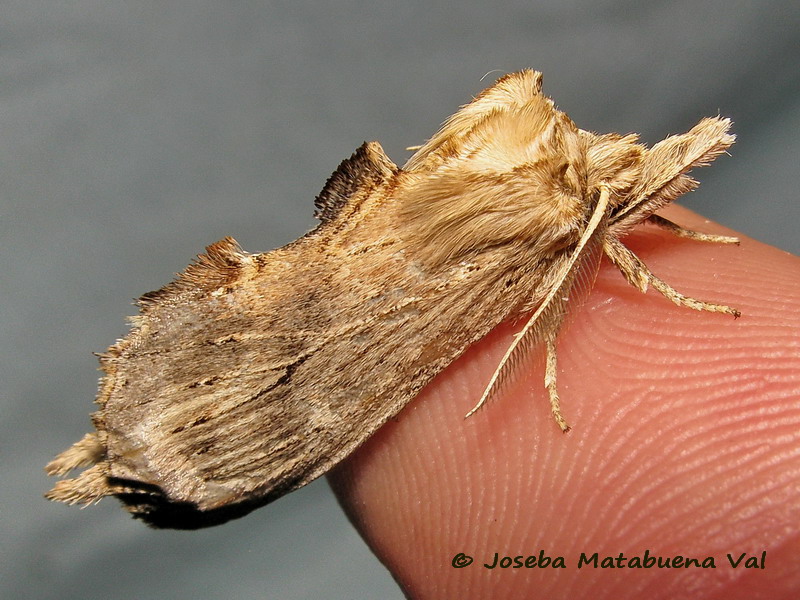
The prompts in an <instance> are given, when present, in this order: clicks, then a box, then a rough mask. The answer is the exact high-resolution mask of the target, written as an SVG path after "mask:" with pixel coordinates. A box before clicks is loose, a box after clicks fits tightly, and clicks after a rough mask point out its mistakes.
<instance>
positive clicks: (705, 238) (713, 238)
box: [647, 215, 739, 244]
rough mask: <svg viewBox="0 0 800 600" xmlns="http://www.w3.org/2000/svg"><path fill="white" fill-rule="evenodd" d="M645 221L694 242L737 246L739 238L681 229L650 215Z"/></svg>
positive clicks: (667, 220)
mask: <svg viewBox="0 0 800 600" xmlns="http://www.w3.org/2000/svg"><path fill="white" fill-rule="evenodd" d="M647 221H648V222H649V223H652V224H653V225H658V226H659V227H661V228H663V229H666V230H667V231H669V232H670V233H671V234H672V235H675V236H677V237H681V238H686V239H689V240H694V241H696V242H710V243H712V244H739V238H735V237H731V236H729V235H711V234H710V233H703V232H701V231H694V230H692V229H686V228H685V227H681V226H680V225H678V224H677V223H673V222H672V221H670V220H669V219H665V218H664V217H660V216H658V215H650V216H649V217H647Z"/></svg>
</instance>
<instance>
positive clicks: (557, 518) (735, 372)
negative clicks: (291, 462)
mask: <svg viewBox="0 0 800 600" xmlns="http://www.w3.org/2000/svg"><path fill="white" fill-rule="evenodd" d="M661 214H663V215H664V216H665V217H667V218H669V219H671V220H673V221H675V222H677V223H679V224H681V225H684V226H686V227H689V228H692V229H697V230H700V231H704V232H708V233H720V234H723V235H735V233H732V232H731V231H729V230H727V229H725V228H723V227H721V226H718V225H715V224H713V223H710V222H708V221H706V220H705V219H703V218H702V217H700V216H698V215H696V214H694V213H691V212H689V211H687V210H685V209H682V208H680V207H676V206H673V207H669V208H668V209H666V210H664V211H662V213H661ZM740 238H741V239H742V244H741V246H739V247H736V246H723V245H718V244H703V243H699V242H693V241H689V240H682V239H678V238H675V237H673V236H671V235H670V234H668V233H666V232H663V231H660V230H658V229H656V228H655V227H652V226H645V227H640V228H639V229H638V230H637V231H636V232H634V233H633V234H631V236H629V237H628V238H627V239H626V243H628V244H629V246H630V247H631V249H632V250H633V251H634V252H636V253H637V254H638V255H639V256H640V257H641V258H642V259H643V260H644V261H645V263H646V264H647V265H648V266H649V267H650V269H651V270H652V271H653V272H654V273H655V274H656V275H659V276H660V277H662V278H663V279H664V280H665V281H667V282H668V283H670V284H671V285H672V286H673V287H675V288H676V289H678V290H679V291H681V292H684V293H686V294H687V295H690V296H693V297H696V298H698V299H704V300H709V301H714V302H720V303H724V304H729V305H731V306H734V307H736V308H738V309H739V310H740V311H741V312H742V317H741V318H740V319H738V320H734V319H733V318H732V317H729V316H727V315H720V314H711V313H701V312H696V311H692V310H689V309H686V308H680V307H677V306H675V305H673V304H671V303H669V302H668V301H667V300H665V299H664V298H663V297H662V296H661V295H660V294H658V293H657V292H655V291H652V290H651V291H650V292H648V294H646V295H642V294H640V293H639V292H638V291H637V290H635V289H634V288H633V287H631V286H629V285H628V284H627V283H626V282H625V281H624V280H623V278H622V276H621V275H620V274H619V272H618V271H617V270H616V269H615V268H614V267H613V266H612V265H611V264H609V263H608V261H604V263H603V265H602V266H601V269H600V273H599V275H598V279H597V283H596V285H595V287H594V289H593V291H592V292H591V294H590V295H589V297H588V299H587V300H586V302H585V304H584V305H583V307H582V308H581V309H580V310H578V311H577V312H576V314H574V316H573V317H572V319H571V323H570V325H569V327H568V328H567V330H566V331H564V332H563V333H562V335H561V336H560V338H559V364H558V377H559V380H558V385H559V391H560V394H561V400H562V409H563V411H564V414H565V416H566V418H567V420H568V422H569V424H570V425H571V426H572V427H573V430H572V431H571V432H569V433H568V434H566V435H564V434H562V433H561V432H560V431H559V430H558V428H557V426H556V425H555V423H554V421H553V419H552V417H551V415H550V413H549V406H548V401H547V395H546V392H545V390H544V386H543V382H542V374H543V365H542V361H541V360H538V361H537V360H536V359H534V360H531V361H530V364H526V365H525V366H524V367H523V368H522V369H521V371H520V372H519V373H518V374H517V376H516V377H515V378H514V382H513V383H512V384H511V385H510V386H509V387H508V388H507V390H506V393H504V394H503V395H502V396H500V397H499V398H498V399H497V400H495V401H494V402H492V403H491V404H489V405H487V406H486V407H484V408H482V409H481V410H480V411H479V412H478V413H476V414H475V415H473V416H472V417H470V418H469V419H467V420H465V419H464V415H465V414H466V413H467V411H468V410H469V409H471V408H472V407H473V405H474V404H475V402H476V400H477V399H478V398H479V397H480V395H481V393H482V392H483V389H484V387H485V385H486V383H487V381H488V379H489V377H490V376H491V374H492V372H493V370H494V368H495V366H496V365H497V362H498V361H499V359H500V357H501V356H502V354H503V352H504V351H505V349H506V348H507V345H508V343H509V342H510V336H511V335H512V334H513V333H514V332H515V331H517V330H518V329H519V327H521V324H516V325H514V324H506V325H503V326H501V327H499V328H498V329H496V330H495V331H494V332H492V333H491V334H490V335H489V336H487V337H486V338H485V339H484V340H482V341H481V342H480V343H478V344H476V345H474V346H473V347H472V348H470V350H469V351H468V352H467V353H466V354H465V355H463V356H462V357H461V358H460V359H459V360H458V361H456V362H455V363H454V364H453V365H452V366H451V367H450V368H448V369H447V370H446V371H444V372H443V373H441V374H440V375H439V377H437V379H436V380H434V382H433V383H432V384H431V385H429V386H428V387H427V388H426V389H425V390H424V391H423V393H421V394H420V395H419V397H418V398H417V399H416V400H415V401H414V402H413V403H412V404H410V405H409V406H408V407H407V408H406V409H405V410H404V411H403V412H402V413H401V414H400V415H399V416H398V418H397V419H396V420H394V421H393V422H391V423H389V424H388V425H386V426H385V427H384V428H383V429H381V430H380V431H379V432H378V433H377V434H376V435H375V436H373V437H372V438H371V439H370V440H369V441H368V442H367V443H366V444H365V445H364V446H362V447H361V448H360V449H359V451H357V452H356V453H355V454H354V455H352V456H351V457H350V458H349V459H348V460H347V461H345V462H344V463H343V464H342V465H340V466H339V467H338V468H337V469H336V470H335V472H334V473H333V474H332V475H331V476H330V481H331V484H332V486H333V488H334V490H335V492H336V494H337V496H338V498H339V499H340V502H341V504H342V506H343V507H344V508H345V510H346V511H347V513H348V515H349V516H350V518H351V520H352V522H353V523H354V524H355V526H356V527H357V528H358V529H359V531H360V532H361V534H362V536H363V537H364V539H365V540H366V541H367V543H368V544H369V545H370V546H371V548H372V549H373V550H374V552H375V553H376V554H377V556H378V557H379V558H380V560H382V561H383V563H384V564H385V565H386V566H387V567H388V568H389V570H390V571H391V572H392V574H393V576H394V577H395V578H396V579H397V581H398V583H399V584H400V586H401V587H402V589H403V590H404V592H405V593H406V594H407V595H408V596H410V597H413V598H498V599H499V598H548V599H551V600H552V599H558V598H572V599H574V598H590V597H591V598H598V599H603V598H615V599H625V598H649V599H659V598H665V599H666V598H682V597H691V598H694V599H711V598H726V599H736V598H748V599H753V598H770V599H777V598H790V597H791V598H794V597H797V596H796V594H797V593H798V590H800V570H798V569H797V559H798V556H800V451H798V448H800V404H798V400H797V399H798V398H800V259H798V257H795V256H791V255H789V254H787V253H785V252H782V251H780V250H778V249H776V248H773V247H770V246H766V245H763V244H760V243H758V242H756V241H754V240H751V239H748V238H744V237H741V236H740ZM645 549H649V550H650V553H651V555H656V556H662V557H668V556H671V557H674V556H676V555H683V556H686V557H696V558H698V559H700V560H701V561H702V560H703V559H704V558H706V557H707V556H712V557H714V561H715V564H716V569H710V568H709V569H700V568H689V569H684V568H670V569H667V568H650V569H620V568H616V569H611V568H606V569H600V568H598V569H594V568H591V567H584V568H582V569H578V568H577V564H578V559H579V557H580V555H581V553H582V552H584V553H586V554H587V555H591V554H592V553H594V552H598V553H599V555H600V557H601V559H602V557H605V556H609V555H610V556H614V557H616V556H617V555H619V553H620V552H623V553H624V554H625V555H626V556H629V557H631V556H642V555H643V553H644V551H645ZM540 550H543V551H544V552H545V554H546V555H548V556H550V557H551V558H555V557H558V556H563V557H564V561H565V564H566V567H567V568H566V569H552V568H549V567H548V568H532V569H524V568H523V569H500V568H496V569H493V570H490V569H487V568H484V566H483V564H484V563H491V562H492V561H493V560H494V553H495V552H498V553H500V555H501V556H504V555H510V556H512V557H513V556H516V555H523V556H528V555H536V556H538V554H539V551H540ZM764 550H766V551H767V560H766V569H764V570H762V569H755V568H750V569H745V568H744V562H745V561H742V564H740V565H739V567H738V568H736V569H734V568H732V567H731V565H730V563H729V561H728V559H727V557H726V554H727V553H731V554H732V555H733V557H734V559H738V557H739V555H741V554H742V553H745V552H746V553H747V555H748V557H749V556H756V557H757V558H759V559H760V558H761V553H762V551H764ZM459 552H463V553H466V554H467V555H470V556H472V557H473V558H474V562H473V563H472V564H471V565H470V566H468V567H465V568H460V569H456V568H453V567H452V565H451V561H452V559H453V557H454V556H455V555H456V554H457V553H459ZM523 560H524V559H523ZM745 560H746V559H745Z"/></svg>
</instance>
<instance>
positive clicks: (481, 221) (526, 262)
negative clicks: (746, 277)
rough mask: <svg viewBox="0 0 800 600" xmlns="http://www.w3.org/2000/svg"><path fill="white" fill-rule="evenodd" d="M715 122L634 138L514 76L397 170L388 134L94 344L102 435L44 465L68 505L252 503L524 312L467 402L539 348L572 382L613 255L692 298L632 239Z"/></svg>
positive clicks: (369, 427)
mask: <svg viewBox="0 0 800 600" xmlns="http://www.w3.org/2000/svg"><path fill="white" fill-rule="evenodd" d="M729 128H730V121H729V120H728V119H724V118H720V117H716V118H705V119H703V120H701V121H700V122H699V123H698V124H697V125H696V126H695V127H693V128H692V129H691V130H690V131H689V132H687V133H685V134H682V135H674V136H671V137H668V138H666V139H664V140H663V141H661V142H659V143H658V144H656V145H654V146H653V147H652V148H646V147H645V146H643V145H641V144H639V143H637V136H636V135H633V134H631V135H618V134H613V133H612V134H603V135H599V134H596V133H591V132H589V131H584V130H582V129H579V128H578V127H577V126H576V125H575V124H574V123H573V122H572V121H571V120H570V119H569V117H568V116H567V115H566V114H564V113H563V112H560V111H559V110H557V109H556V108H555V106H554V104H553V102H552V100H550V99H549V98H547V97H546V96H544V95H543V93H542V76H541V74H540V73H538V72H536V71H531V70H526V71H522V72H519V73H514V74H510V75H506V76H505V77H502V78H501V79H499V80H498V81H497V82H496V83H495V84H494V85H493V86H492V87H490V88H488V89H486V90H484V91H483V92H482V93H480V94H479V95H478V96H477V97H476V98H475V99H474V100H473V101H472V102H471V103H469V104H467V105H465V106H463V107H462V108H461V109H460V110H459V111H458V112H456V113H455V114H454V115H453V116H451V117H450V118H449V119H448V120H447V121H446V122H445V123H444V125H443V126H442V127H441V129H440V130H439V131H438V132H437V133H436V134H435V135H434V136H433V137H432V138H430V139H429V140H428V141H427V142H426V143H425V144H424V145H422V146H420V147H419V148H418V149H417V151H416V152H415V153H414V154H413V156H412V157H411V158H410V159H409V160H408V162H406V164H405V166H403V167H402V168H398V167H397V166H396V165H395V164H394V163H392V161H391V160H390V159H389V158H388V157H387V156H386V154H384V152H383V150H382V148H381V146H380V145H379V144H378V143H376V142H370V143H365V144H364V145H362V146H361V147H360V148H358V149H357V150H356V151H355V153H354V154H353V155H352V156H351V157H350V158H348V159H347V160H345V161H343V162H342V163H341V164H340V165H339V167H338V169H337V170H336V171H335V172H334V173H333V175H332V176H331V177H330V179H328V181H327V183H326V184H325V187H324V188H323V190H322V192H321V193H320V194H319V196H318V197H317V198H316V202H315V204H316V209H317V210H316V215H317V217H318V218H319V220H320V223H319V225H318V226H317V227H316V229H314V230H313V231H311V232H310V233H308V234H307V235H305V236H304V237H302V238H300V239H298V240H297V241H295V242H292V243H290V244H288V245H287V246H284V247H282V248H279V249H277V250H273V251H271V252H267V253H263V254H249V253H247V252H244V251H243V250H242V249H241V248H240V247H239V246H238V244H237V243H236V242H235V241H234V240H233V239H231V238H226V239H223V240H222V241H219V242H217V243H215V244H212V245H211V246H208V248H207V249H206V253H205V254H203V255H200V256H199V257H198V259H197V261H196V263H194V264H191V265H190V266H189V267H187V268H186V270H185V271H184V272H183V273H181V274H180V275H178V276H177V279H176V280H175V281H174V282H172V283H170V284H168V285H166V286H165V287H163V288H161V289H160V290H158V291H155V292H150V293H148V294H145V295H144V296H142V297H141V298H140V299H139V301H138V306H139V309H140V314H139V315H138V316H136V317H133V318H132V319H131V321H132V328H131V331H130V332H129V333H128V335H127V336H126V337H125V338H124V339H122V340H119V341H117V342H116V343H115V344H114V345H113V346H111V347H110V348H109V349H108V351H107V352H106V353H105V354H103V355H101V356H100V364H101V368H102V370H103V371H104V373H105V374H104V376H103V377H102V379H101V381H100V386H99V392H98V397H97V403H98V404H99V405H100V409H99V410H98V411H97V412H95V413H94V414H93V415H92V422H93V424H94V428H95V431H93V432H92V433H89V434H87V435H86V436H85V437H84V438H83V439H81V440H80V441H79V442H77V443H76V444H75V445H73V446H72V447H71V448H69V449H68V450H66V451H65V452H63V453H62V454H60V455H58V456H57V457H56V458H55V459H54V460H53V461H52V462H51V463H50V464H48V465H47V467H46V470H47V472H48V473H50V474H52V475H64V474H66V473H67V472H69V471H71V470H72V469H75V468H78V467H88V468H87V469H86V470H84V471H83V472H82V473H81V474H79V475H78V476H77V477H75V478H74V479H65V480H62V481H60V482H58V483H57V484H56V485H55V487H54V488H53V489H52V490H51V491H50V492H49V493H48V494H47V497H48V498H50V499H52V500H59V501H62V502H66V503H70V504H72V503H87V504H88V503H93V502H95V501H97V500H99V499H101V498H103V497H104V496H116V497H117V498H119V499H120V500H121V501H122V502H123V504H124V505H125V506H126V508H127V509H128V510H129V511H130V512H131V513H133V514H134V515H135V516H136V517H139V518H141V519H143V520H144V521H146V522H147V523H149V524H151V525H153V526H157V527H174V528H196V527H202V526H207V525H213V524H217V523H221V522H223V521H226V520H228V519H230V518H234V517H238V516H241V515H243V514H245V513H247V512H249V511H250V510H252V509H254V508H256V507H258V506H261V505H263V504H266V503H268V502H270V501H272V500H274V499H276V498H278V497H279V496H282V495H283V494H285V493H287V492H289V491H291V490H294V489H296V488H298V487H300V486H303V485H305V484H307V483H309V482H310V481H312V480H313V479H315V478H317V477H319V476H320V475H322V474H324V473H325V472H326V471H328V470H329V469H331V467H333V466H334V465H336V464H337V463H338V462H339V461H341V460H342V459H344V458H345V457H347V456H348V455H349V454H350V453H352V452H353V451H354V450H355V449H356V448H358V447H359V446H360V445H361V444H362V443H363V442H364V441H365V440H366V439H367V438H369V437H370V436H371V435H372V434H373V433H374V432H375V431H376V430H377V429H378V428H380V427H381V425H383V424H384V423H386V421H387V420H389V419H391V418H392V417H394V416H395V415H397V414H398V413H399V412H400V411H401V410H402V409H403V407H404V406H405V405H406V404H408V403H409V402H410V401H411V400H412V399H413V398H414V397H415V396H416V395H417V393H418V392H419V391H420V390H421V389H422V388H423V387H424V386H425V385H426V384H427V383H429V382H430V381H431V379H432V378H433V377H434V376H435V375H436V374H437V373H439V372H440V371H441V370H442V369H444V368H445V367H446V366H447V365H449V364H450V363H452V362H453V361H454V360H455V359H456V358H457V357H458V356H459V355H461V354H462V353H463V352H464V351H465V350H466V349H467V347H468V346H469V345H470V344H472V343H473V342H476V341H477V340H479V339H481V338H482V337H484V336H485V335H486V334H487V333H488V332H489V331H490V330H492V329H493V328H494V327H495V326H497V325H498V324H500V323H501V322H503V321H506V320H509V319H524V322H525V324H524V326H523V327H522V329H521V330H520V332H519V333H518V334H517V335H516V336H515V337H514V338H513V340H512V341H511V343H510V345H509V347H508V351H507V352H506V354H505V356H504V357H503V359H502V360H501V362H500V363H499V364H498V366H497V369H496V372H495V374H494V376H493V377H492V378H491V381H490V382H489V384H488V386H487V388H486V392H485V393H484V394H483V397H482V398H480V400H479V401H478V402H477V404H476V406H475V408H474V409H473V410H472V411H471V412H470V414H472V413H473V412H474V411H475V410H477V409H478V408H479V407H480V406H482V405H483V404H485V403H486V402H487V401H488V400H489V399H490V398H491V397H493V396H495V395H496V394H497V393H498V392H499V391H500V390H501V389H502V388H503V386H504V385H505V383H506V382H507V381H508V380H509V378H510V377H512V376H513V373H514V371H515V368H516V367H517V366H518V365H519V364H520V363H521V362H523V361H524V360H525V358H526V357H527V356H528V355H529V354H530V353H531V351H532V350H533V349H534V348H536V347H537V346H542V347H543V348H544V352H545V354H546V366H545V387H546V389H547V392H548V395H549V400H550V405H551V406H550V408H551V411H552V414H553V416H554V418H555V421H556V423H557V425H558V426H559V427H560V429H562V430H564V431H566V430H567V429H568V426H567V423H566V421H565V419H564V417H563V416H562V412H561V409H560V403H559V396H558V392H557V388H556V371H557V369H556V337H557V334H558V332H559V329H560V328H561V326H562V324H563V321H564V317H565V315H566V314H567V312H568V311H569V309H570V308H571V307H575V306H577V305H578V304H579V300H580V298H581V297H582V296H584V295H585V294H586V291H587V290H588V289H589V288H590V287H591V285H592V283H593V280H594V277H595V274H596V272H597V270H598V265H599V261H600V259H601V257H602V256H603V255H605V256H606V257H608V259H610V261H611V262H612V263H613V264H614V265H616V266H617V268H618V269H619V270H620V271H621V272H622V275H623V276H624V277H625V278H626V279H627V281H628V282H629V283H630V284H631V285H633V286H634V287H636V288H637V289H639V290H640V291H642V292H645V291H646V290H647V289H648V287H651V286H652V287H653V288H655V289H656V290H658V291H659V292H661V294H663V295H664V296H665V297H666V298H667V299H669V300H671V301H672V302H674V303H675V304H678V305H680V306H684V307H688V308H692V309H697V310H703V311H710V312H717V313H727V314H730V315H733V316H738V314H739V313H738V312H737V311H736V310H735V309H733V308H730V307H728V306H723V305H719V304H713V303H708V302H703V301H700V300H695V299H693V298H689V297H686V296H684V295H682V294H680V293H679V292H677V291H675V290H674V289H673V288H671V287H670V286H669V285H668V284H667V283H665V282H664V281H662V280H661V279H659V278H658V277H656V276H655V275H653V274H652V273H651V272H650V271H649V270H648V269H647V267H646V266H645V265H644V263H643V262H642V261H641V260H640V259H639V258H638V257H637V256H636V255H635V254H634V253H633V252H631V251H630V250H629V249H628V248H627V247H626V246H625V245H624V243H623V241H622V238H623V237H624V236H625V234H626V233H627V232H629V231H630V230H631V229H632V228H633V227H635V226H636V225H638V224H640V223H642V222H647V223H652V224H653V225H657V226H659V227H663V228H665V229H667V230H668V231H670V232H672V233H674V234H675V235H678V236H682V237H686V238H690V239H692V240H697V241H703V242H717V243H735V242H736V239H735V238H730V237H723V236H716V235H707V234H704V233H700V232H696V231H690V230H687V229H684V228H682V227H681V226H679V225H677V224H675V223H672V222H670V221H668V220H667V219H664V218H663V217H660V216H658V215H656V214H655V211H657V210H658V209H659V208H661V207H663V206H664V205H666V204H668V203H669V202H672V201H673V200H674V199H675V198H677V197H678V196H680V195H681V194H684V193H685V192H688V191H690V190H692V189H693V188H695V187H696V185H697V182H696V181H695V180H693V179H692V178H691V177H689V176H688V175H687V171H689V170H690V169H692V168H693V167H698V166H702V165H707V164H709V163H710V162H711V161H713V160H714V159H715V158H716V157H717V156H718V155H719V154H721V153H722V152H724V151H725V150H726V149H727V148H728V147H729V146H730V145H731V144H732V143H733V142H734V136H733V135H731V134H730V133H729Z"/></svg>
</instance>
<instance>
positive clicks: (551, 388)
mask: <svg viewBox="0 0 800 600" xmlns="http://www.w3.org/2000/svg"><path fill="white" fill-rule="evenodd" d="M556 366H557V364H556V343H555V338H552V337H551V338H548V339H547V363H546V364H545V368H544V386H545V387H546V388H547V393H548V395H549V396H550V410H551V411H552V413H553V418H554V419H555V420H556V424H557V425H558V426H559V427H560V428H561V431H563V432H564V433H567V432H568V431H569V425H567V421H566V419H565V418H564V415H563V414H561V402H560V398H559V397H558V388H557V387H556V377H557V371H556Z"/></svg>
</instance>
